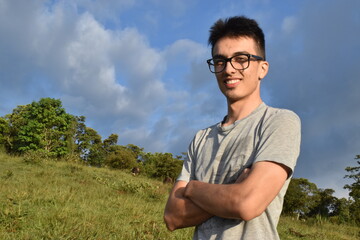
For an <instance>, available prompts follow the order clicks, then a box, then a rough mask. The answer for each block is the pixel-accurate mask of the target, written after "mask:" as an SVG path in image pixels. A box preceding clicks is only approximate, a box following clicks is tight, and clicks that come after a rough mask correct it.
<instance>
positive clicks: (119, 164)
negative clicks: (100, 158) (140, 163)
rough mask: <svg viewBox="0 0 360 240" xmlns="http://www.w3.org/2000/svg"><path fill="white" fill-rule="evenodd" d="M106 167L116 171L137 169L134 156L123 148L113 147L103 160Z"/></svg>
mask: <svg viewBox="0 0 360 240" xmlns="http://www.w3.org/2000/svg"><path fill="white" fill-rule="evenodd" d="M105 163H106V165H108V166H110V167H112V168H116V169H132V168H133V167H137V161H136V157H135V154H134V153H133V152H132V151H131V150H130V149H128V148H126V147H124V146H119V145H117V146H114V147H113V148H112V151H111V152H109V153H108V154H107V156H106V160H105Z"/></svg>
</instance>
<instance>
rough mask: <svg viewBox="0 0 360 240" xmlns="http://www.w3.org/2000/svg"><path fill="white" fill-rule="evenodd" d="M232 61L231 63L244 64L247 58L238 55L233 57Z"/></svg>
mask: <svg viewBox="0 0 360 240" xmlns="http://www.w3.org/2000/svg"><path fill="white" fill-rule="evenodd" d="M232 60H233V62H237V63H244V62H247V61H248V56H246V55H239V56H235V57H234V58H233V59H232Z"/></svg>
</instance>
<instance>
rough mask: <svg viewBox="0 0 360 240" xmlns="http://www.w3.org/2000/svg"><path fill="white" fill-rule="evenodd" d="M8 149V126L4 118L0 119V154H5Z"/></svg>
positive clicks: (9, 144) (9, 145)
mask: <svg viewBox="0 0 360 240" xmlns="http://www.w3.org/2000/svg"><path fill="white" fill-rule="evenodd" d="M10 148H11V140H10V126H9V123H8V120H7V119H6V118H3V117H0V152H6V151H8V150H9V149H10Z"/></svg>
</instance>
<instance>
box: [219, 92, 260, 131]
mask: <svg viewBox="0 0 360 240" xmlns="http://www.w3.org/2000/svg"><path fill="white" fill-rule="evenodd" d="M261 103H262V100H261V98H258V99H256V100H252V101H237V102H233V103H231V102H229V101H228V114H227V118H226V120H225V123H223V126H228V125H231V124H233V123H234V122H235V121H238V120H241V119H243V118H245V117H247V116H248V115H250V113H252V112H253V111H254V110H255V109H256V108H257V107H258V106H259V105H260V104H261Z"/></svg>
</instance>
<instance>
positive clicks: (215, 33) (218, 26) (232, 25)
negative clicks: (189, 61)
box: [208, 16, 266, 60]
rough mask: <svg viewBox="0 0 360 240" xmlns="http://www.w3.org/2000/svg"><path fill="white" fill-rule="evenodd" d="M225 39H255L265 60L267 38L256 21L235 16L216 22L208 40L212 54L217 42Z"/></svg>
mask: <svg viewBox="0 0 360 240" xmlns="http://www.w3.org/2000/svg"><path fill="white" fill-rule="evenodd" d="M223 37H230V38H237V37H249V38H252V39H254V41H255V42H256V44H257V47H258V49H259V54H261V55H262V56H261V57H263V58H264V60H265V58H266V56H265V36H264V33H263V31H262V29H261V28H260V27H259V25H258V23H257V22H256V21H255V20H254V19H250V18H247V17H245V16H235V17H230V18H226V19H219V20H218V21H216V22H215V23H214V25H213V26H212V27H211V28H210V36H209V40H208V43H209V45H211V52H213V50H214V46H215V44H216V42H217V41H219V39H220V38H223Z"/></svg>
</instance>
